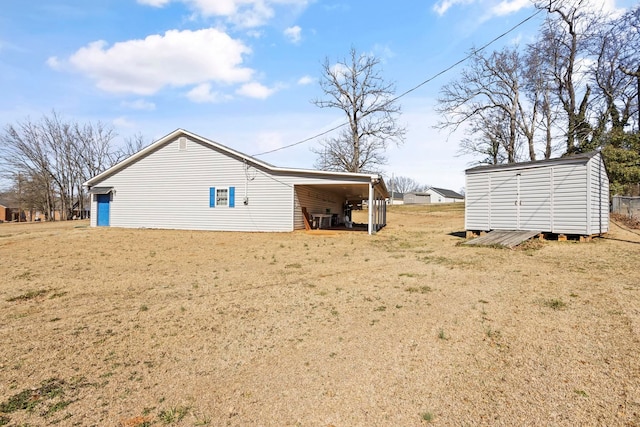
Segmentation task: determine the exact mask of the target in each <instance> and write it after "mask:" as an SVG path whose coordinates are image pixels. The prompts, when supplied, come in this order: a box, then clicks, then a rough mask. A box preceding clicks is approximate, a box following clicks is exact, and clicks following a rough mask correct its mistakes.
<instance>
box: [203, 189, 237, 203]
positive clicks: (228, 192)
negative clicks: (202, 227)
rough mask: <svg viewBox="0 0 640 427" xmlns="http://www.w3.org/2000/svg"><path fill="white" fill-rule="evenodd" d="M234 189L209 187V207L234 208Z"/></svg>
mask: <svg viewBox="0 0 640 427" xmlns="http://www.w3.org/2000/svg"><path fill="white" fill-rule="evenodd" d="M235 196H236V192H235V187H210V188H209V207H210V208H217V207H221V208H222V207H229V208H233V207H235V205H236V203H235Z"/></svg>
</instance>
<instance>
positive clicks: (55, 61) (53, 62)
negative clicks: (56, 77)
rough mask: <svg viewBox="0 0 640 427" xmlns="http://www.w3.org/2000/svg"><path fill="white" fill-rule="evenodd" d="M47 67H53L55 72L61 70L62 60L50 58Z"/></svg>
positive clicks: (55, 57)
mask: <svg viewBox="0 0 640 427" xmlns="http://www.w3.org/2000/svg"><path fill="white" fill-rule="evenodd" d="M47 65H48V66H49V67H51V68H52V69H54V70H61V69H62V64H61V63H60V60H59V59H58V57H57V56H52V57H50V58H48V59H47Z"/></svg>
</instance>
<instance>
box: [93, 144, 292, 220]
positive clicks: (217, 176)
mask: <svg viewBox="0 0 640 427" xmlns="http://www.w3.org/2000/svg"><path fill="white" fill-rule="evenodd" d="M252 174H253V175H252V176H253V179H252V180H249V179H248V178H247V175H246V174H245V169H244V164H243V162H242V161H240V160H239V159H236V158H233V157H231V156H229V155H227V154H226V153H221V152H218V151H216V150H215V149H212V148H211V147H209V146H205V145H203V144H201V143H199V142H197V141H193V140H191V139H188V140H187V149H186V150H180V149H179V142H178V140H174V141H171V142H169V143H167V144H166V145H164V146H162V147H160V148H159V149H157V150H156V151H153V152H151V153H149V154H148V155H147V156H145V157H143V158H141V159H139V160H138V161H136V162H135V163H132V164H130V165H128V166H126V167H125V168H123V169H121V170H119V171H118V172H117V173H116V174H113V175H112V176H109V177H107V178H105V179H104V180H103V181H101V185H103V184H104V185H105V186H112V187H114V188H115V189H116V193H115V194H114V197H113V200H112V202H111V226H113V227H147V228H173V229H199V230H221V231H292V229H293V211H292V209H291V200H292V197H293V186H292V185H288V184H287V183H286V182H280V181H278V180H275V179H272V177H271V176H270V175H269V173H267V172H265V171H261V170H257V169H256V170H252ZM211 187H215V188H218V187H219V188H229V187H235V207H234V208H233V209H211V208H210V207H209V191H210V188H211ZM245 193H246V194H245ZM245 197H247V199H248V204H246V205H245V204H244V203H243V200H244V198H245ZM93 209H94V206H93V203H92V218H93V217H94V215H93Z"/></svg>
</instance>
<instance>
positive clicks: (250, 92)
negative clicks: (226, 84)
mask: <svg viewBox="0 0 640 427" xmlns="http://www.w3.org/2000/svg"><path fill="white" fill-rule="evenodd" d="M276 90H277V89H276V88H268V87H266V86H264V85H262V84H260V83H258V82H251V83H247V84H244V85H242V87H240V89H238V90H237V91H236V93H237V94H238V95H242V96H246V97H248V98H257V99H266V98H268V97H269V96H271V95H273V94H274V93H275V92H276Z"/></svg>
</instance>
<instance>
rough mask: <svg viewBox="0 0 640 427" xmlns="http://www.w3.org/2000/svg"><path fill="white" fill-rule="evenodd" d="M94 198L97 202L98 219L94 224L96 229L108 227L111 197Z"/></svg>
mask: <svg viewBox="0 0 640 427" xmlns="http://www.w3.org/2000/svg"><path fill="white" fill-rule="evenodd" d="M96 198H97V201H98V218H97V221H96V223H97V225H98V227H108V226H109V203H110V202H111V195H110V194H96Z"/></svg>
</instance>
